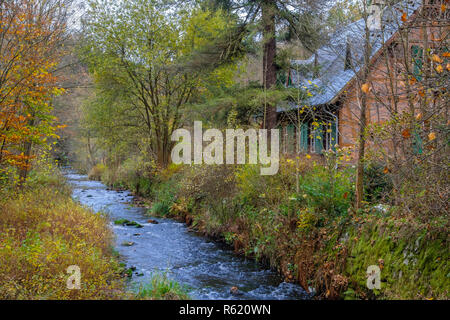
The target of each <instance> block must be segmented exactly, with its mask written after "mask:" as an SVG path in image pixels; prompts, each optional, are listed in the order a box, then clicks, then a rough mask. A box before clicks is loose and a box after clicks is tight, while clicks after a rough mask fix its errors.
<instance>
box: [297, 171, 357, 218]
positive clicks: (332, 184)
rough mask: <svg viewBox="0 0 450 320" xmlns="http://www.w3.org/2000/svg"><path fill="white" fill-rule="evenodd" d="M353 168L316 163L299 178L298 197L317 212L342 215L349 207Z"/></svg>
mask: <svg viewBox="0 0 450 320" xmlns="http://www.w3.org/2000/svg"><path fill="white" fill-rule="evenodd" d="M352 173H353V170H352V169H351V168H344V169H341V170H337V169H335V170H334V169H332V170H330V168H327V167H324V166H319V165H316V166H314V167H313V168H312V170H311V171H310V172H308V173H305V174H304V175H302V176H301V178H300V193H299V195H298V199H299V200H300V201H301V202H303V203H304V204H305V206H306V207H309V208H314V209H315V211H316V212H318V213H324V214H327V215H332V216H335V215H342V214H345V213H346V212H347V210H348V208H350V205H351V200H352V198H353V194H354V184H353V181H352V180H353V179H352V177H353V174H352Z"/></svg>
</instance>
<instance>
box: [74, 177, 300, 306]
mask: <svg viewBox="0 0 450 320" xmlns="http://www.w3.org/2000/svg"><path fill="white" fill-rule="evenodd" d="M66 178H67V180H68V182H69V183H70V184H71V185H72V187H73V198H74V199H76V200H78V201H79V202H80V203H81V204H83V205H86V206H88V207H91V208H92V209H93V210H94V211H96V212H98V211H103V212H106V213H107V214H108V217H109V220H110V223H111V227H112V229H113V231H114V233H115V236H116V240H115V241H116V245H115V247H116V250H117V251H118V252H119V254H120V255H121V257H122V258H123V260H124V261H123V262H124V263H126V265H127V267H135V268H136V270H135V271H134V272H133V276H132V279H131V281H130V287H131V288H132V289H133V288H137V287H139V285H140V284H145V283H148V282H149V281H150V279H151V276H152V273H154V272H160V273H166V274H167V276H168V278H170V279H173V280H175V281H177V282H179V283H180V284H181V285H183V286H186V287H187V288H188V291H189V295H190V296H191V297H192V298H193V299H201V300H218V299H254V300H266V299H283V300H298V299H308V294H307V293H306V292H305V291H304V290H303V289H302V288H301V287H300V286H299V285H297V284H292V283H286V282H283V279H282V278H281V277H280V276H279V275H278V274H277V273H276V272H274V271H272V270H269V269H267V268H264V267H263V266H261V264H259V263H257V262H255V261H253V260H249V259H245V258H243V257H240V256H237V255H235V254H234V253H233V252H232V251H231V250H230V249H228V248H227V247H226V246H224V245H222V244H219V243H216V242H213V241H210V240H208V239H206V238H205V237H202V236H199V235H197V234H196V233H195V232H193V231H191V230H189V229H188V228H187V227H186V225H185V224H184V223H180V222H177V221H174V220H171V219H164V218H155V217H150V216H149V215H148V214H147V213H146V211H147V209H145V208H141V207H136V206H133V205H132V202H133V196H132V195H131V194H130V192H128V191H115V190H110V189H108V188H107V187H106V186H105V185H104V184H103V183H101V182H98V181H90V180H88V177H87V176H86V175H80V174H77V173H75V172H73V171H68V172H66ZM149 218H151V219H153V220H156V221H157V222H158V223H157V224H154V223H148V220H149ZM118 219H127V220H131V221H136V222H138V223H139V224H141V225H142V226H143V227H142V228H136V227H133V226H122V225H115V224H114V221H115V220H118ZM127 242H132V243H133V245H131V246H124V245H123V244H124V243H127ZM233 286H236V287H238V288H239V291H240V293H241V294H240V295H238V296H235V295H232V294H231V293H230V288H231V287H233Z"/></svg>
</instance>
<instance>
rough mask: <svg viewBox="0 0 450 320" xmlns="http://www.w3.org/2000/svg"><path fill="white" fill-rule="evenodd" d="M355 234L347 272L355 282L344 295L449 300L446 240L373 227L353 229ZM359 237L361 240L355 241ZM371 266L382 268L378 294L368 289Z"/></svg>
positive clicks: (351, 282) (449, 286)
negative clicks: (406, 234)
mask: <svg viewBox="0 0 450 320" xmlns="http://www.w3.org/2000/svg"><path fill="white" fill-rule="evenodd" d="M351 233H352V235H351V237H350V239H351V240H350V242H349V246H350V251H349V252H350V254H349V257H348V259H347V263H346V269H345V274H346V276H348V277H349V279H350V280H351V281H350V285H349V290H348V291H347V292H346V293H345V294H344V296H346V297H349V296H352V295H353V297H360V298H361V297H362V298H368V297H374V298H378V299H424V298H434V299H448V291H449V289H450V281H449V280H450V278H449V277H448V276H447V274H448V260H449V253H448V247H447V244H446V243H445V240H442V239H434V240H432V239H427V238H426V237H425V236H424V234H423V232H420V233H418V234H415V235H413V236H411V235H408V237H403V236H402V235H400V236H399V235H398V228H396V227H394V226H388V227H387V228H384V229H382V228H380V226H373V225H372V226H366V227H364V228H363V229H362V230H359V231H358V230H357V229H355V228H353V230H351ZM358 236H359V237H358ZM355 237H356V238H357V240H356V241H352V239H354V238H355ZM370 265H377V266H379V267H380V269H381V289H380V290H378V291H375V292H371V291H370V290H369V289H367V287H366V281H367V278H366V270H367V267H368V266H370Z"/></svg>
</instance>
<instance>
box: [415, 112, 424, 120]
mask: <svg viewBox="0 0 450 320" xmlns="http://www.w3.org/2000/svg"><path fill="white" fill-rule="evenodd" d="M422 117H423V115H422V113H421V112H420V113H418V114H417V116H416V120H417V121H420V120H422Z"/></svg>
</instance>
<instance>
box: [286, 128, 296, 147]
mask: <svg viewBox="0 0 450 320" xmlns="http://www.w3.org/2000/svg"><path fill="white" fill-rule="evenodd" d="M286 130H287V136H286V143H287V147H286V151H287V152H288V153H294V151H295V142H294V141H295V140H294V139H295V137H294V133H295V130H294V125H292V124H289V125H288V126H287V129H286Z"/></svg>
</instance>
